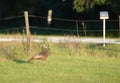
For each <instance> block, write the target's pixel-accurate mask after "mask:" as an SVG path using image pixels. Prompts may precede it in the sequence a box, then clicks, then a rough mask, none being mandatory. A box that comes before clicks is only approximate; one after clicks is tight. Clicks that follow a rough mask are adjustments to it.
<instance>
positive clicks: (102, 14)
mask: <svg viewBox="0 0 120 83" xmlns="http://www.w3.org/2000/svg"><path fill="white" fill-rule="evenodd" d="M100 19H102V20H103V46H105V26H106V24H105V23H106V21H105V20H106V19H109V15H108V12H107V11H100Z"/></svg>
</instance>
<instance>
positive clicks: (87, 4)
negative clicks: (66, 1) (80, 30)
mask: <svg viewBox="0 0 120 83" xmlns="http://www.w3.org/2000/svg"><path fill="white" fill-rule="evenodd" d="M106 1H107V0H73V5H74V7H73V8H74V9H75V10H76V11H77V12H83V11H85V10H88V9H90V8H93V7H94V6H95V5H103V4H105V3H106Z"/></svg>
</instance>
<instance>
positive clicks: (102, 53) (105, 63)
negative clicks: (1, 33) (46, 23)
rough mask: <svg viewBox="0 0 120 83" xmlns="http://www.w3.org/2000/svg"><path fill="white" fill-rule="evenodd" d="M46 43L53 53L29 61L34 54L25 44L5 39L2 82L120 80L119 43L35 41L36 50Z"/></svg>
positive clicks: (0, 46)
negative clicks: (104, 45)
mask: <svg viewBox="0 0 120 83" xmlns="http://www.w3.org/2000/svg"><path fill="white" fill-rule="evenodd" d="M43 44H46V45H47V46H48V47H49V49H50V56H49V58H48V59H47V60H46V61H44V63H43V64H42V63H39V62H38V61H35V60H34V61H31V62H30V63H27V62H26V61H27V60H28V59H29V58H30V56H31V55H30V54H29V53H27V51H26V48H25V47H26V45H25V44H23V43H13V42H12V43H1V44H0V49H1V50H0V53H1V56H0V57H1V59H0V60H1V61H0V83H67V82H68V83H119V82H120V57H119V54H120V46H119V45H107V46H106V47H103V46H101V45H93V44H84V43H48V42H44V43H33V44H32V50H34V52H33V53H37V52H38V51H39V50H40V49H41V45H43ZM30 53H31V52H30ZM33 53H32V54H33Z"/></svg>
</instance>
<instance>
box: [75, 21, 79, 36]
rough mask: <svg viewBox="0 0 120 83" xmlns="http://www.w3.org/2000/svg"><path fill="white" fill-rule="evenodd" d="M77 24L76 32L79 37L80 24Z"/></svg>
mask: <svg viewBox="0 0 120 83" xmlns="http://www.w3.org/2000/svg"><path fill="white" fill-rule="evenodd" d="M75 22H76V32H77V36H78V37H79V29H78V28H79V25H78V23H79V22H78V21H77V20H76V21H75Z"/></svg>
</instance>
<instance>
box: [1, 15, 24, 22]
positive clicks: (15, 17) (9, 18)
mask: <svg viewBox="0 0 120 83" xmlns="http://www.w3.org/2000/svg"><path fill="white" fill-rule="evenodd" d="M21 17H24V16H23V15H22V16H14V17H8V18H0V21H3V20H11V19H17V18H21Z"/></svg>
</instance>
